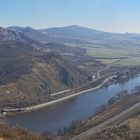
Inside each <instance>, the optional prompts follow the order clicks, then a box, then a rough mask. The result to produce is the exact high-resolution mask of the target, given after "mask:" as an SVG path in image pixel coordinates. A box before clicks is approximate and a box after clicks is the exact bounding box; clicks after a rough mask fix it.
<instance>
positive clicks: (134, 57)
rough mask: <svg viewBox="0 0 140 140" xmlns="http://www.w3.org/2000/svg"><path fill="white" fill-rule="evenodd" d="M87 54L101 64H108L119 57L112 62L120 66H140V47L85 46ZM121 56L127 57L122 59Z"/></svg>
mask: <svg viewBox="0 0 140 140" xmlns="http://www.w3.org/2000/svg"><path fill="white" fill-rule="evenodd" d="M87 55H88V56H91V57H94V58H97V60H100V61H101V62H102V63H103V64H110V63H113V62H115V61H117V60H119V59H120V61H119V62H117V63H114V64H116V65H122V66H140V48H129V49H122V50H117V49H110V48H87ZM123 57H127V58H125V59H122V58H123ZM116 58H117V59H116Z"/></svg>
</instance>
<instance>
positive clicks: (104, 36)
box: [38, 25, 140, 48]
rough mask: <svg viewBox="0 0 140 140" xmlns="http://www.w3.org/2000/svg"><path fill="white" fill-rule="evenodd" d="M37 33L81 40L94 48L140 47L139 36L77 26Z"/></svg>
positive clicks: (44, 30)
mask: <svg viewBox="0 0 140 140" xmlns="http://www.w3.org/2000/svg"><path fill="white" fill-rule="evenodd" d="M38 31H40V32H41V33H44V34H46V35H49V36H53V37H57V38H65V39H66V38H67V39H75V40H82V41H83V43H84V44H88V43H91V44H90V45H91V46H95V47H97V46H100V47H109V48H116V47H117V48H119V47H120V46H121V47H122V48H123V47H130V46H131V47H137V46H140V42H139V39H140V35H139V34H132V33H111V32H104V31H99V30H94V29H90V28H86V27H81V26H77V25H70V26H65V27H57V28H48V29H41V30H38ZM63 42H65V40H63ZM71 43H72V42H71ZM75 43H81V42H75Z"/></svg>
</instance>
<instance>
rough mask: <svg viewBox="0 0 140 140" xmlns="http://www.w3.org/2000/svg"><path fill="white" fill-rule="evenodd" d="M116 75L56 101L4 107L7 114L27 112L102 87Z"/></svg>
mask: <svg viewBox="0 0 140 140" xmlns="http://www.w3.org/2000/svg"><path fill="white" fill-rule="evenodd" d="M114 76H115V75H113V76H110V77H107V78H106V79H105V80H104V81H102V83H101V84H100V85H98V86H96V87H94V88H90V89H87V90H84V91H80V92H77V93H75V94H72V95H69V96H66V97H63V98H60V99H57V100H54V101H50V102H47V103H42V104H39V105H35V106H31V107H26V108H14V109H3V112H5V113H4V114H5V115H6V113H9V112H17V113H25V112H29V111H34V110H37V109H41V108H43V107H46V106H49V105H52V104H55V103H58V102H61V101H64V100H67V99H70V98H72V97H75V96H78V95H80V94H83V93H86V92H89V91H95V90H97V89H99V88H101V87H102V86H103V85H105V84H106V83H107V82H108V81H109V80H111V79H112V78H113V77H114Z"/></svg>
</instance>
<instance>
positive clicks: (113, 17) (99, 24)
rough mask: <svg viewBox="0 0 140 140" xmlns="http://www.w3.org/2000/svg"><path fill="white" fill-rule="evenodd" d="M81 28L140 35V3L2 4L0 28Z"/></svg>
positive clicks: (45, 0) (47, 0)
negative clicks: (70, 26)
mask: <svg viewBox="0 0 140 140" xmlns="http://www.w3.org/2000/svg"><path fill="white" fill-rule="evenodd" d="M73 24H75V25H81V26H86V27H91V28H94V29H99V30H104V31H110V32H137V33H140V0H0V26H3V27H7V26H13V25H18V26H31V27H34V28H48V27H55V26H66V25H73Z"/></svg>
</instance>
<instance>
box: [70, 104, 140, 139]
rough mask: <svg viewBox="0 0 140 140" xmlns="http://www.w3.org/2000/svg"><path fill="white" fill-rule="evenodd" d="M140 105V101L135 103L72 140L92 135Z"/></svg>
mask: <svg viewBox="0 0 140 140" xmlns="http://www.w3.org/2000/svg"><path fill="white" fill-rule="evenodd" d="M139 107H140V102H138V103H136V104H135V105H133V106H132V107H130V108H129V109H127V110H125V111H123V112H121V113H120V114H118V115H116V116H114V117H112V118H111V119H109V120H107V121H105V122H103V123H101V124H100V125H97V126H95V127H93V128H91V129H89V130H87V131H85V132H83V133H81V134H79V135H77V136H75V137H73V138H71V139H70V140H81V139H82V138H86V137H87V136H90V135H91V134H93V133H95V132H98V131H99V130H101V129H102V128H104V127H105V126H108V125H109V124H111V123H113V122H115V121H117V120H118V119H121V118H122V117H125V116H126V115H127V114H129V113H131V112H132V111H133V110H135V109H136V108H139Z"/></svg>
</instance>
